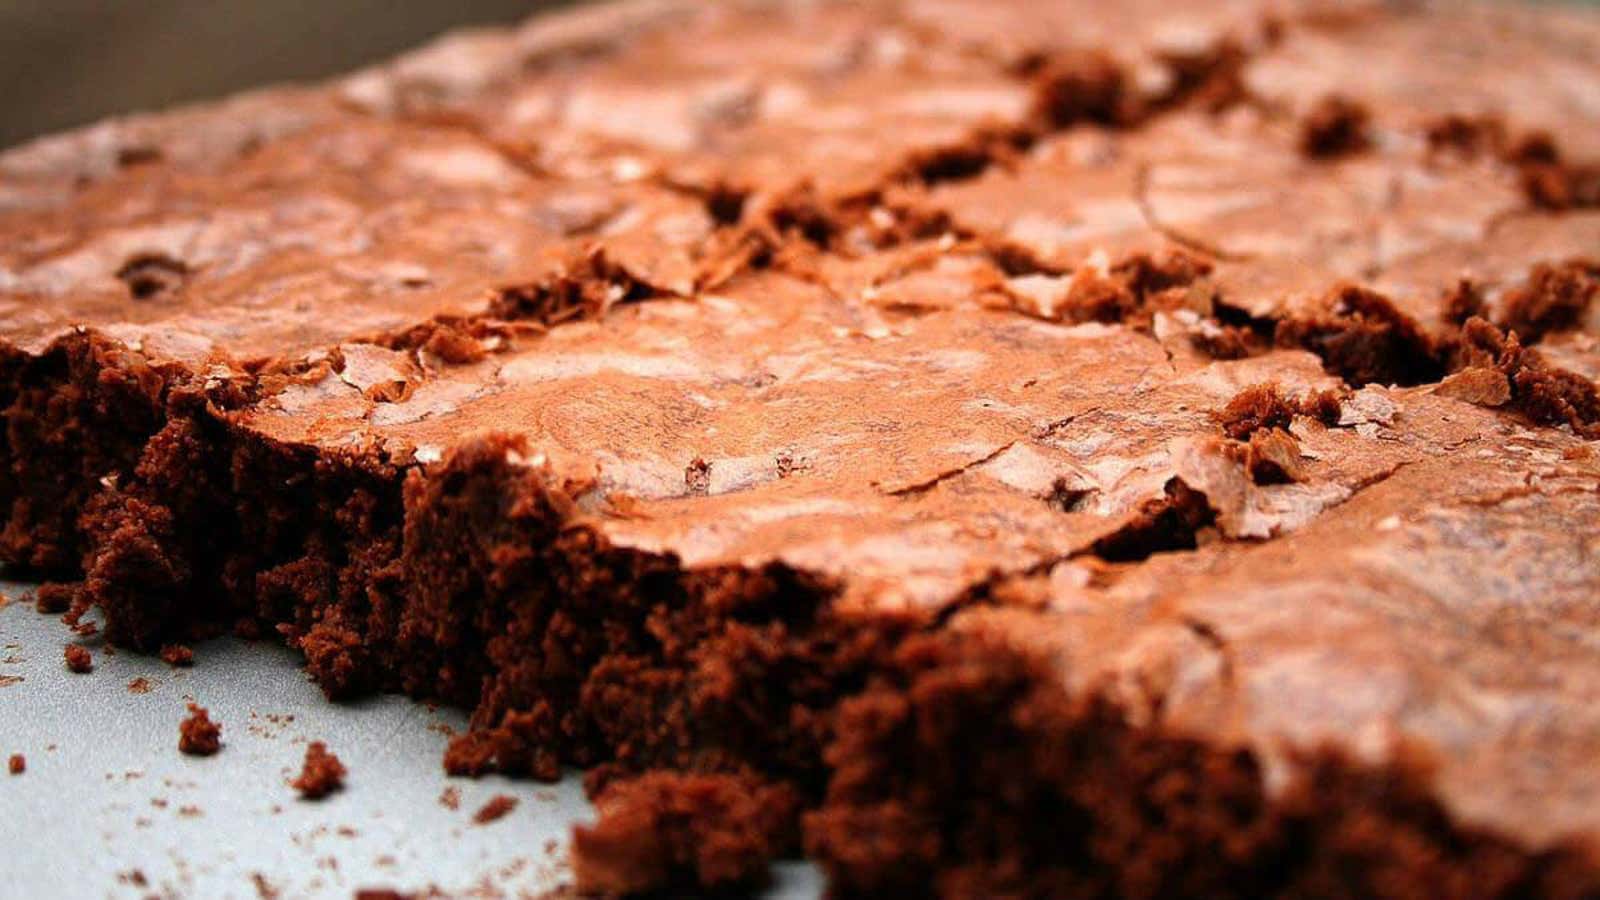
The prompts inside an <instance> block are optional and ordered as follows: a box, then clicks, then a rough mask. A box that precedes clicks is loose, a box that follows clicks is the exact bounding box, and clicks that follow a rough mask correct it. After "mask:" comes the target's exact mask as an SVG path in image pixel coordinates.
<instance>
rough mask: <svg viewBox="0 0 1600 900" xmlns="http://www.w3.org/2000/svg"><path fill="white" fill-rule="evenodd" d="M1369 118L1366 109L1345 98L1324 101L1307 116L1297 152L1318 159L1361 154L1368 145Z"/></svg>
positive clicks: (1328, 98) (1369, 138)
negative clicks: (1299, 151) (1359, 152)
mask: <svg viewBox="0 0 1600 900" xmlns="http://www.w3.org/2000/svg"><path fill="white" fill-rule="evenodd" d="M1370 118H1371V116H1370V114H1369V113H1368V112H1367V109H1366V107H1364V106H1362V105H1360V104H1359V103H1355V102H1353V101H1351V100H1348V99H1345V98H1344V97H1324V98H1322V100H1321V101H1320V102H1319V103H1318V104H1317V105H1316V107H1315V108H1313V109H1312V110H1311V112H1310V113H1309V114H1307V116H1306V119H1305V122H1304V123H1303V124H1302V130H1301V134H1300V150H1301V151H1302V152H1303V153H1305V155H1307V156H1310V157H1314V158H1317V159H1327V158H1330V157H1335V156H1344V155H1345V154H1347V153H1355V152H1358V151H1360V150H1363V149H1365V148H1366V147H1367V145H1368V144H1369V143H1370V142H1371V137H1370V136H1369V135H1368V133H1367V131H1368V127H1369V120H1370Z"/></svg>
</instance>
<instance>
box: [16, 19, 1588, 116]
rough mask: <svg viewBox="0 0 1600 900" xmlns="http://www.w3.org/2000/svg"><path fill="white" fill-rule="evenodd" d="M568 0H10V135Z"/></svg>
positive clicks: (297, 75) (280, 74)
mask: <svg viewBox="0 0 1600 900" xmlns="http://www.w3.org/2000/svg"><path fill="white" fill-rule="evenodd" d="M570 2H573V0H0V147H7V146H10V145H12V144H15V143H18V142H19V141H22V140H24V139H26V138H29V137H33V136H35V135H39V134H44V133H46V132H50V131H58V130H60V129H63V128H69V127H71V126H74V125H80V124H83V123H86V122H92V121H94V120H95V119H99V118H102V117H104V116H107V115H111V114H113V113H119V112H128V111H132V110H144V109H157V108H161V107H164V106H169V105H171V104H173V103H179V102H182V101H185V100H197V99H201V98H205V97H216V96H220V95H222V94H226V93H229V92H231V91H236V90H240V89H242V88H248V87H256V86H260V85H264V84H269V83H272V82H275V81H286V80H305V79H315V78H321V77H325V76H328V75H333V74H337V73H339V72H344V71H348V70H350V69H354V68H357V67H359V66H361V65H362V64H364V63H368V62H373V61H376V60H379V59H383V58H384V57H386V56H390V55H392V54H394V53H397V52H399V51H401V50H404V49H406V48H407V47H411V46H415V45H416V44H419V43H421V42H423V41H424V40H426V39H427V38H429V37H431V36H432V35H435V34H438V33H439V32H442V31H445V30H447V29H449V28H452V27H457V26H463V25H488V24H495V23H501V22H513V21H516V20H517V19H520V18H522V17H523V16H525V15H528V14H530V13H532V12H534V11H536V10H539V9H544V8H549V7H553V6H562V5H566V4H567V3H570ZM707 2H714V0H707ZM1039 2H1044V3H1048V2H1051V0H1039ZM1544 2H1559V0H1544ZM1566 2H1580V3H1583V2H1587V3H1600V0H1566Z"/></svg>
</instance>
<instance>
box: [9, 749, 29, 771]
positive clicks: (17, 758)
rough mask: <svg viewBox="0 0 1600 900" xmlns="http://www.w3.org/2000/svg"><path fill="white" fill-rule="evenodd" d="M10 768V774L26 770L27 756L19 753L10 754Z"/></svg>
mask: <svg viewBox="0 0 1600 900" xmlns="http://www.w3.org/2000/svg"><path fill="white" fill-rule="evenodd" d="M10 768H11V774H13V775H21V774H22V773H23V772H26V771H28V758H27V757H26V756H23V755H22V754H21V753H13V754H11V763H10Z"/></svg>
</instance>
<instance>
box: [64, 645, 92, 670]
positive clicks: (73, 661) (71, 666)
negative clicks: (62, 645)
mask: <svg viewBox="0 0 1600 900" xmlns="http://www.w3.org/2000/svg"><path fill="white" fill-rule="evenodd" d="M64 655H65V656H66V658H67V671H69V672H76V673H78V674H79V675H82V674H84V673H85V672H93V671H94V657H93V656H90V655H89V651H88V650H87V649H86V648H84V647H81V646H79V645H77V644H68V645H67V649H66V651H65V654H64Z"/></svg>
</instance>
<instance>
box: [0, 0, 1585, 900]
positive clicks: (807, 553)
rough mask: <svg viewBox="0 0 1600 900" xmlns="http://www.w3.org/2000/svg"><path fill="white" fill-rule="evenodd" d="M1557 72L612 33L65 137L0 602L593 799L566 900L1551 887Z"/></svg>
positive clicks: (1100, 21)
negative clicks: (398, 722)
mask: <svg viewBox="0 0 1600 900" xmlns="http://www.w3.org/2000/svg"><path fill="white" fill-rule="evenodd" d="M1146 7H1148V8H1146ZM1597 59H1600V21H1597V20H1596V19H1594V17H1592V16H1585V15H1582V14H1579V13H1569V12H1564V11H1557V10H1529V9H1513V8H1502V7H1489V6H1483V7H1479V6H1462V5H1459V4H1440V5H1439V6H1437V7H1434V6H1429V5H1405V6H1403V7H1394V8H1391V7H1389V6H1386V5H1383V4H1376V3H1374V4H1354V5H1353V4H1322V3H1318V2H1314V0H1305V2H1284V3H1271V2H1266V0H1239V2H1228V3H1220V4H1217V3H1205V4H1202V3H1195V4H1177V5H1173V4H1165V3H1162V4H1156V3H1150V4H1143V3H1141V4H1132V5H1126V6H1118V7H1117V8H1115V9H1105V8H1102V6H1101V5H1098V4H1079V3H1067V4H1043V5H1037V4H1031V3H1025V2H1021V0H1016V2H1006V3H994V2H977V0H939V2H930V3H917V4H906V5H904V6H902V5H899V4H892V3H886V2H885V3H866V4H860V3H832V2H816V3H804V2H792V3H756V2H752V3H732V4H718V5H702V4H693V3H675V2H643V3H639V2H636V3H629V4H622V5H615V6H601V7H595V8H593V9H589V10H584V11H581V12H577V13H572V14H567V15H565V16H559V17H553V18H541V19H535V20H532V21H530V22H529V23H528V24H526V25H524V26H521V27H519V28H517V29H512V30H506V31H496V32H484V33H476V34H467V35H460V36H454V37H448V38H446V39H444V40H442V41H441V42H439V43H437V44H435V45H433V46H431V47H429V48H424V49H423V50H421V51H418V52H417V53H415V54H413V55H411V56H408V57H404V58H402V59H400V60H397V61H395V62H393V63H391V64H387V65H384V66H380V67H376V68H374V69H372V70H369V71H366V72H362V73H357V74H356V75H353V76H351V77H349V78H348V79H345V80H342V81H340V82H338V83H335V84H330V85H325V86H315V87H308V88H300V89H285V90H277V91H269V92H264V93H261V94H257V95H251V96H247V97H242V98H238V99H234V100H229V101H224V102H222V103H220V104H217V105H214V106H211V107H205V108H199V109H192V110H182V111H178V112H174V113H166V114H161V115H157V116H149V117H137V118H133V119H129V120H124V121H116V122H111V123H106V124H104V125H100V126H96V127H94V128H91V129H86V130H84V131H80V132H75V133H72V134H68V135H63V136H60V137H55V138H48V139H45V140H43V141H40V142H36V143H34V144H32V145H29V146H26V147H22V148H18V149H16V150H13V151H10V152H8V153H6V154H4V155H0V342H3V343H0V407H3V408H4V415H5V419H6V430H5V438H4V441H3V442H0V461H3V463H4V465H3V467H0V500H3V503H4V508H5V510H6V517H7V518H6V523H5V528H4V530H3V532H0V554H3V557H4V559H5V560H6V561H7V562H10V563H13V564H17V565H23V566H30V567H33V568H34V569H36V570H38V571H41V572H43V573H46V574H50V575H53V576H55V577H58V578H60V579H61V580H62V581H64V582H67V583H69V585H70V586H69V587H67V588H64V589H58V590H57V591H56V592H55V593H57V594H65V595H70V596H71V597H72V598H73V600H74V603H73V609H72V611H70V612H69V613H68V619H69V621H71V622H74V623H75V622H76V621H77V617H78V616H79V615H81V614H82V613H83V612H84V611H86V610H87V609H89V608H92V607H97V608H99V609H100V610H101V611H102V612H103V614H104V616H105V622H106V629H107V633H108V635H109V636H110V637H111V638H112V639H113V640H115V641H118V642H120V643H124V644H127V645H130V646H134V647H139V648H145V649H149V650H155V649H156V648H158V647H160V646H162V645H163V644H164V643H172V642H174V641H177V640H181V639H186V638H189V637H192V636H196V635H201V634H205V633H208V632H215V631H217V630H221V629H228V628H233V629H236V630H241V631H244V632H247V633H277V634H280V635H282V636H283V638H284V639H285V640H287V641H288V642H289V643H291V644H292V645H293V646H296V647H297V648H299V649H300V650H301V651H302V652H303V653H304V654H305V657H306V661H307V667H308V670H309V671H310V673H311V674H312V675H313V676H314V677H315V678H316V679H317V681H318V682H319V683H320V684H321V685H322V686H323V687H324V689H325V690H327V691H328V693H329V694H330V696H347V695H350V694H352V693H358V692H364V691H373V690H390V691H404V692H406V693H409V694H412V695H414V696H418V697H423V698H427V699H431V700H439V701H444V702H450V703H455V704H460V705H462V706H465V707H467V708H470V709H472V710H473V711H474V712H473V729H472V731H471V732H469V733H468V734H466V735H463V736H461V737H460V738H458V739H457V740H456V741H455V742H454V743H453V745H452V747H451V750H450V752H449V754H448V755H447V757H446V760H445V765H446V767H447V768H448V769H449V770H450V771H452V772H454V773H460V774H474V773H481V772H486V771H492V770H497V771H504V772H508V773H526V774H532V775H535V776H539V777H555V776H556V775H557V774H559V771H560V768H561V767H562V766H563V765H569V764H575V765H582V766H586V767H588V768H589V771H590V775H589V778H590V782H589V783H590V787H591V790H592V791H593V792H594V793H595V795H596V797H597V801H598V803H599V807H600V809H601V812H602V817H601V820H600V822H599V823H598V824H596V825H595V826H593V827H592V828H587V829H580V831H579V832H578V834H577V837H576V843H575V853H576V861H577V874H578V878H579V881H580V887H583V888H585V889H589V890H596V891H610V892H620V893H628V892H636V891H645V890H651V889H659V888H664V887H674V886H679V887H681V886H686V885H694V886H699V887H705V888H713V887H726V886H730V885H744V884H749V883H752V882H755V881H759V880H760V878H762V877H763V875H764V872H765V867H766V864H767V862H768V861H769V860H770V859H772V858H773V857H775V856H780V855H784V854H790V853H794V852H797V851H802V850H803V851H804V852H805V853H807V854H808V855H810V856H812V857H814V858H816V859H818V860H819V861H820V862H821V863H822V864H823V866H824V867H825V868H826V870H827V871H828V873H829V875H830V883H831V884H832V886H833V888H834V890H836V891H837V892H838V893H840V894H841V895H851V894H860V895H883V894H885V893H886V892H894V891H900V892H912V893H929V892H932V893H938V894H943V895H947V896H971V895H978V894H990V895H992V894H1003V895H1017V896H1063V895H1076V894H1089V895H1106V896H1124V895H1126V896H1149V895H1173V894H1178V895H1196V894H1205V895H1241V896H1260V895H1263V894H1284V895H1317V896H1327V895H1349V896H1373V895H1383V896H1440V895H1444V896H1509V895H1527V894H1533V895H1551V896H1584V895H1585V894H1586V892H1590V891H1594V890H1596V889H1597V885H1600V862H1597V860H1596V857H1595V852H1596V844H1595V842H1596V841H1597V840H1600V815H1597V814H1596V812H1595V810H1596V809H1600V771H1597V770H1596V768H1595V766H1594V765H1593V764H1592V761H1593V760H1594V759H1595V758H1597V756H1600V718H1597V714H1596V713H1595V712H1594V710H1595V709H1596V708H1597V705H1596V702H1595V701H1596V700H1597V699H1600V698H1597V694H1600V657H1597V656H1596V652H1595V651H1596V639H1597V635H1600V630H1597V629H1600V606H1597V602H1600V600H1597V598H1600V547H1597V546H1596V543H1595V541H1596V539H1595V538H1594V536H1593V535H1594V533H1595V532H1596V530H1597V526H1600V456H1597V455H1596V447H1595V440H1596V438H1597V436H1600V393H1597V389H1596V384H1595V380H1594V379H1595V377H1596V375H1597V374H1600V348H1597V345H1596V340H1597V338H1600V303H1597V302H1596V301H1595V296H1596V294H1597V293H1600V155H1597V148H1596V146H1595V145H1594V142H1593V138H1592V136H1593V134H1594V133H1596V132H1595V127H1596V126H1600V63H1597V62H1596V60H1597ZM1485 60H1496V61H1506V62H1505V63H1504V64H1502V65H1494V66H1490V65H1488V64H1486V63H1483V62H1482V61H1485ZM1503 73H1510V74H1508V75H1507V76H1506V77H1501V74H1503Z"/></svg>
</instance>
